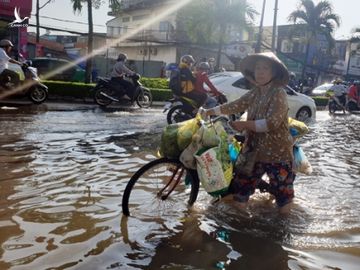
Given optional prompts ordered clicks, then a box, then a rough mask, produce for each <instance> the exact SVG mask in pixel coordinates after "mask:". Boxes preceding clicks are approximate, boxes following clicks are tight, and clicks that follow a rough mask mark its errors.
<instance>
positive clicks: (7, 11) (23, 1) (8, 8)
mask: <svg viewBox="0 0 360 270" xmlns="http://www.w3.org/2000/svg"><path fill="white" fill-rule="evenodd" d="M15 8H18V9H20V12H19V13H20V17H21V18H23V17H30V14H31V10H32V0H0V16H9V17H14V9H15Z"/></svg>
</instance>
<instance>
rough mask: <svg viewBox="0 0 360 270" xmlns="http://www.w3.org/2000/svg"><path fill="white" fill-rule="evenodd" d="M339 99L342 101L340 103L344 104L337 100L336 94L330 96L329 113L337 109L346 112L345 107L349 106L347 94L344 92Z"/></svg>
mask: <svg viewBox="0 0 360 270" xmlns="http://www.w3.org/2000/svg"><path fill="white" fill-rule="evenodd" d="M338 100H339V101H340V104H341V105H342V106H340V105H339V104H338V102H337V101H336V100H335V96H334V95H331V96H329V101H328V108H329V113H331V114H334V113H335V112H336V111H342V112H344V113H345V109H346V108H347V104H346V94H343V95H342V96H340V97H338ZM344 108H345V109H344Z"/></svg>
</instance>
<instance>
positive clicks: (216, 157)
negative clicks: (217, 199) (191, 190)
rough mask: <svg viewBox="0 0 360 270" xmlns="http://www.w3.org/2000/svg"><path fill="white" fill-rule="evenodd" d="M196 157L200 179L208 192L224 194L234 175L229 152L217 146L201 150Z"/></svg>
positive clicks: (213, 194) (217, 194) (215, 194)
mask: <svg viewBox="0 0 360 270" xmlns="http://www.w3.org/2000/svg"><path fill="white" fill-rule="evenodd" d="M224 154H225V156H224ZM226 154H227V156H226ZM195 158H196V166H197V172H198V175H199V179H200V182H201V185H202V187H203V188H204V189H205V190H206V192H207V193H209V194H210V195H212V196H219V195H221V194H224V193H225V192H226V191H227V190H228V188H229V186H230V183H231V180H232V175H233V165H232V162H231V161H230V157H229V154H228V153H227V152H225V153H224V152H223V151H222V150H221V147H220V146H216V147H213V148H210V149H208V150H206V151H205V152H203V153H201V151H199V152H198V153H197V154H196V155H195Z"/></svg>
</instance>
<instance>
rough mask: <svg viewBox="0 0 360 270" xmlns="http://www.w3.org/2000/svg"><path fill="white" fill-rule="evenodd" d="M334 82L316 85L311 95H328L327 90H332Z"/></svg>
mask: <svg viewBox="0 0 360 270" xmlns="http://www.w3.org/2000/svg"><path fill="white" fill-rule="evenodd" d="M333 86H334V84H332V83H324V84H322V85H319V86H317V87H315V88H314V89H313V90H312V91H311V93H310V95H312V96H325V95H326V92H327V91H329V90H330V88H331V87H333Z"/></svg>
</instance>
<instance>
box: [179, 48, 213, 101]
mask: <svg viewBox="0 0 360 270" xmlns="http://www.w3.org/2000/svg"><path fill="white" fill-rule="evenodd" d="M194 63H195V60H194V58H193V57H192V56H191V55H184V56H182V57H181V58H180V64H179V70H180V81H181V93H175V94H176V95H180V96H183V97H187V98H189V99H191V100H194V101H195V102H196V105H197V107H198V108H200V107H201V106H202V105H203V104H204V103H205V101H206V99H207V94H206V93H203V92H199V91H196V90H195V89H196V88H195V85H196V78H195V77H194V75H193V73H192V71H191V67H192V65H193V64H194Z"/></svg>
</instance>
